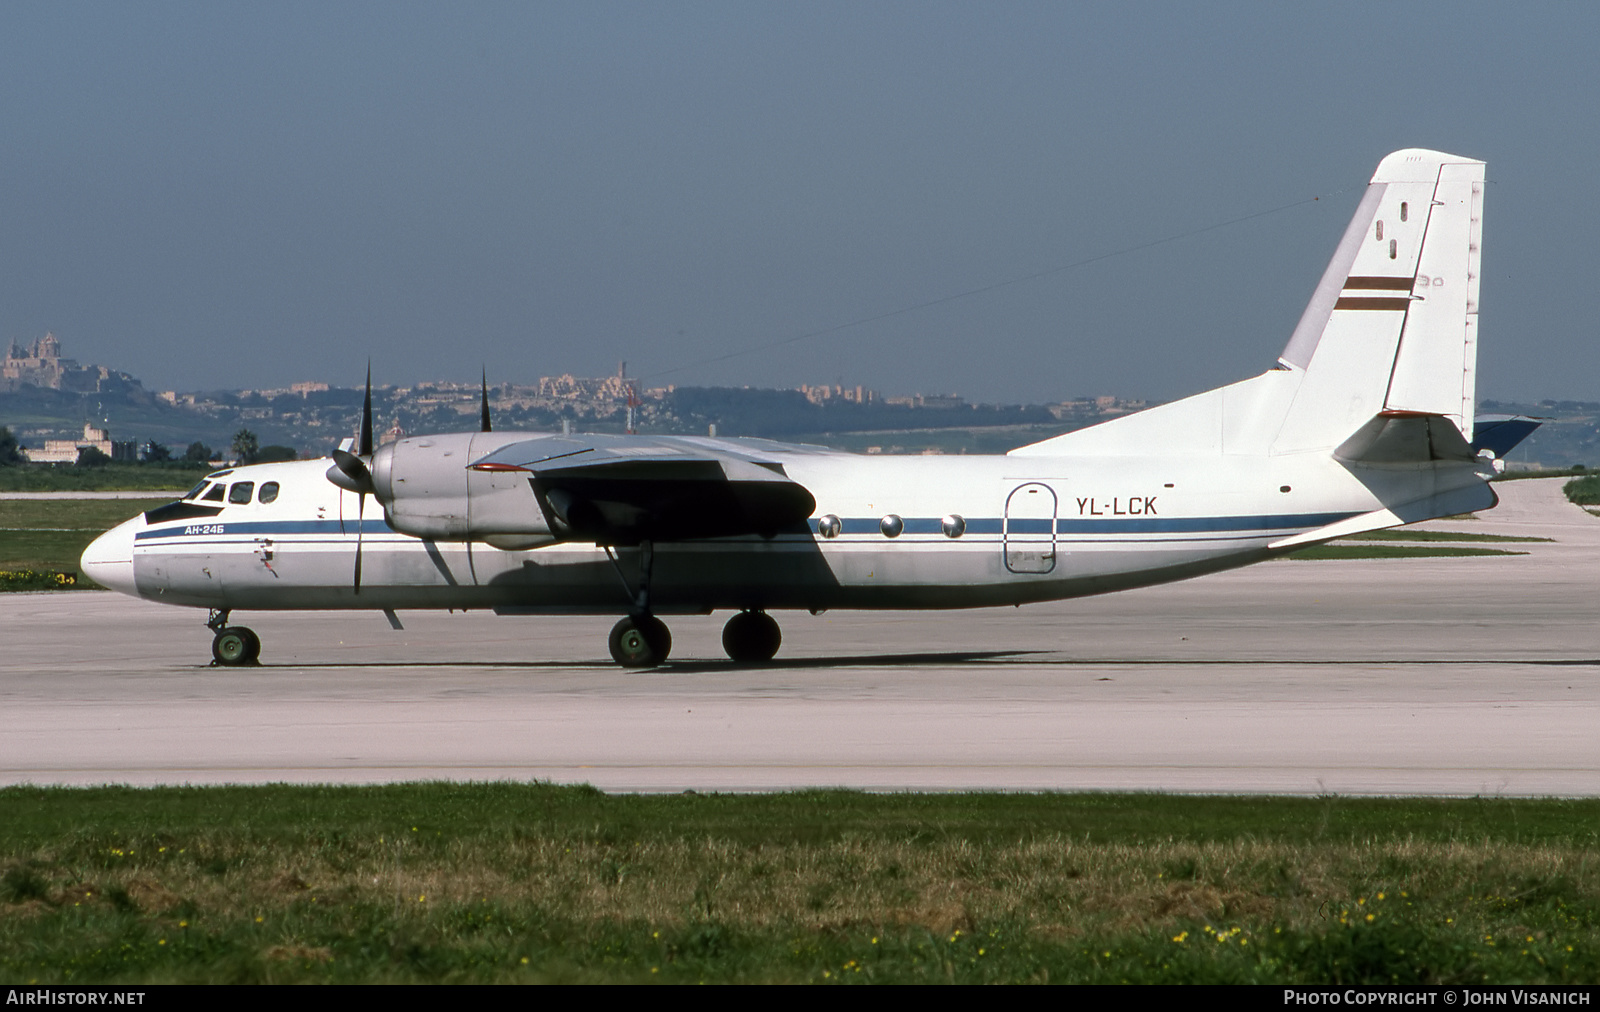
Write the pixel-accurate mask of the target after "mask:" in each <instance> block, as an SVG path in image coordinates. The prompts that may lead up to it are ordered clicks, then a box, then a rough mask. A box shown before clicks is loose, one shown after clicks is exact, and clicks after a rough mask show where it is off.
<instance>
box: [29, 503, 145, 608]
mask: <svg viewBox="0 0 1600 1012" xmlns="http://www.w3.org/2000/svg"><path fill="white" fill-rule="evenodd" d="M171 501H172V499H171V497H170V496H168V497H162V498H155V499H0V572H9V573H12V574H18V573H23V572H26V573H27V574H28V575H26V576H20V575H11V576H5V577H0V593H3V592H5V591H24V590H84V589H88V590H93V589H98V588H99V584H97V583H95V582H94V581H93V580H90V579H88V578H87V577H82V576H77V577H76V578H75V579H73V580H71V581H70V582H68V581H63V580H59V579H57V576H58V575H59V574H77V572H78V560H79V558H80V557H81V556H82V555H83V550H84V549H85V548H88V547H89V542H91V541H93V540H94V539H95V538H97V537H99V536H100V534H101V532H103V531H107V530H110V529H111V528H112V527H115V526H116V525H117V524H120V523H122V522H123V521H124V520H126V519H128V518H129V517H131V516H134V515H135V514H138V513H141V512H143V511H144V510H147V509H151V508H153V507H156V506H160V505H162V504H163V503H167V502H171Z"/></svg>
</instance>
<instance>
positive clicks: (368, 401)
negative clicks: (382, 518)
mask: <svg viewBox="0 0 1600 1012" xmlns="http://www.w3.org/2000/svg"><path fill="white" fill-rule="evenodd" d="M484 411H485V415H484V418H485V420H487V418H488V414H487V412H488V405H487V402H485V406H484ZM357 449H358V450H360V453H359V454H356V453H351V452H350V451H349V450H344V449H336V450H334V451H333V466H332V467H330V468H328V480H329V481H331V482H333V483H334V484H335V485H337V486H339V487H340V488H342V489H345V490H346V491H349V492H354V493H356V495H357V496H359V498H358V499H357V500H356V570H355V592H356V593H357V594H359V593H361V536H362V528H363V527H364V526H366V525H365V523H364V521H365V520H366V513H367V496H368V495H371V494H375V493H376V492H377V487H376V486H375V485H374V484H373V481H372V468H371V466H370V461H371V460H372V363H370V362H368V363H367V394H366V397H365V398H364V399H363V400H362V402H361V445H360V446H358V447H357Z"/></svg>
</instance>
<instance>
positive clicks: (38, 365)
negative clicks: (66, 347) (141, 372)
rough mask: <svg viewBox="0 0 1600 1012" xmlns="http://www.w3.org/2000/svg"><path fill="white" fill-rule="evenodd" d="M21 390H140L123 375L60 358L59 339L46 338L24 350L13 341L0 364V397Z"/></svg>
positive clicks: (79, 392)
mask: <svg viewBox="0 0 1600 1012" xmlns="http://www.w3.org/2000/svg"><path fill="white" fill-rule="evenodd" d="M23 387H40V388H42V389H47V390H64V391H66V392H68V393H75V394H104V393H112V392H122V391H128V390H131V389H142V386H141V384H140V383H139V381H138V380H136V379H134V378H133V377H132V376H129V375H128V374H127V373H125V372H116V371H115V370H112V369H107V368H106V367H105V366H103V365H89V366H81V365H79V364H78V363H77V362H76V361H74V360H73V359H70V358H62V357H61V339H60V338H58V337H56V336H55V335H54V334H46V335H45V336H43V337H41V338H39V339H38V340H37V341H35V342H33V344H31V345H29V346H28V347H26V348H24V347H23V346H22V345H20V344H18V343H17V342H15V341H12V342H11V347H10V348H9V349H8V350H7V351H6V357H5V359H4V360H0V393H16V392H17V391H19V390H21V389H22V388H23Z"/></svg>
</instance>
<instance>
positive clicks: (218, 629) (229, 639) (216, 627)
mask: <svg viewBox="0 0 1600 1012" xmlns="http://www.w3.org/2000/svg"><path fill="white" fill-rule="evenodd" d="M228 614H229V613H228V610H227V609H226V608H223V609H220V610H219V609H213V610H212V612H211V618H210V619H209V620H208V621H207V622H206V628H208V629H210V630H211V631H212V632H213V633H215V634H216V635H215V636H213V637H212V638H211V664H212V666H213V667H217V666H221V667H225V668H236V667H241V666H243V665H246V664H258V663H260V658H261V637H260V636H257V635H256V634H255V631H254V630H253V629H247V628H245V627H244V626H242V625H229V624H228Z"/></svg>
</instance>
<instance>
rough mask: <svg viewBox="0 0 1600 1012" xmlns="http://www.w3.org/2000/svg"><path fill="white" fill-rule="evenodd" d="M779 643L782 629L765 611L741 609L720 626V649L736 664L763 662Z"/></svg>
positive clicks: (771, 654) (774, 653) (776, 648)
mask: <svg viewBox="0 0 1600 1012" xmlns="http://www.w3.org/2000/svg"><path fill="white" fill-rule="evenodd" d="M782 644H783V631H782V630H780V629H779V628H778V622H777V620H776V619H774V618H773V617H772V616H771V615H768V614H767V613H766V612H764V611H741V612H740V613H739V614H737V615H735V616H733V617H732V618H730V619H728V624H727V625H725V626H723V627H722V649H724V650H726V651H727V652H728V656H729V657H730V658H732V659H733V662H734V663H735V664H765V663H767V662H768V661H770V660H772V658H774V657H776V656H777V654H778V647H779V646H781V645H782Z"/></svg>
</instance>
